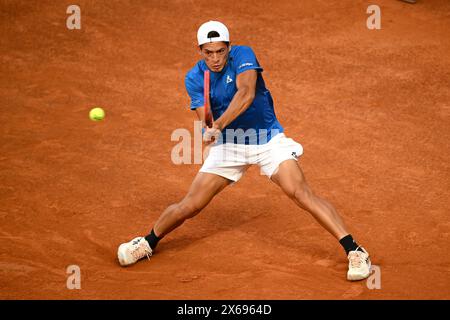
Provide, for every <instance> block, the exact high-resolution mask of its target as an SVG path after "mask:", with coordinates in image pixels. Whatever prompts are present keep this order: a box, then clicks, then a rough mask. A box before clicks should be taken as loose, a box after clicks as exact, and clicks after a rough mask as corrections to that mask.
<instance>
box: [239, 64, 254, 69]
mask: <svg viewBox="0 0 450 320" xmlns="http://www.w3.org/2000/svg"><path fill="white" fill-rule="evenodd" d="M252 65H253V63H251V62H246V63H243V64H241V65H240V66H239V68H238V69H241V68H243V67H249V66H252Z"/></svg>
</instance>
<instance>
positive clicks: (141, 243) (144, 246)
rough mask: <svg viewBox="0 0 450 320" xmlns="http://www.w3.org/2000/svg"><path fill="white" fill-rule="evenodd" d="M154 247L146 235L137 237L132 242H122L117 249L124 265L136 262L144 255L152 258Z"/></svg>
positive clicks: (118, 256) (121, 263)
mask: <svg viewBox="0 0 450 320" xmlns="http://www.w3.org/2000/svg"><path fill="white" fill-rule="evenodd" d="M151 255H152V248H150V245H149V244H148V242H147V240H145V238H144V237H137V238H134V239H133V240H131V241H130V242H126V243H122V244H121V245H120V246H119V250H117V258H119V263H120V265H121V266H122V267H125V266H129V265H132V264H135V263H136V262H138V261H139V260H141V259H142V258H144V257H147V259H149V260H150V256H151Z"/></svg>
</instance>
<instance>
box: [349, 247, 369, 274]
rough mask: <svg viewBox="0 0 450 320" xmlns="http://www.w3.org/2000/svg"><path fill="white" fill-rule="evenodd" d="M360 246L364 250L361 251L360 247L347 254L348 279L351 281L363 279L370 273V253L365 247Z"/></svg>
mask: <svg viewBox="0 0 450 320" xmlns="http://www.w3.org/2000/svg"><path fill="white" fill-rule="evenodd" d="M358 248H359V249H361V250H363V251H359V250H358V249H357V250H355V251H350V252H349V253H348V256H347V258H348V272H347V280H350V281H356V280H363V279H366V278H367V277H369V275H370V266H371V262H370V258H369V253H368V252H367V251H366V250H365V249H364V248H363V247H358Z"/></svg>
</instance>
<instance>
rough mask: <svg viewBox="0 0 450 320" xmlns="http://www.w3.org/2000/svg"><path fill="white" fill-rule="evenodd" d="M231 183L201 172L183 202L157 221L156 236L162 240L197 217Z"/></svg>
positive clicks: (171, 208)
mask: <svg viewBox="0 0 450 320" xmlns="http://www.w3.org/2000/svg"><path fill="white" fill-rule="evenodd" d="M231 182H232V181H231V180H228V179H227V178H224V177H221V176H219V175H216V174H212V173H206V172H199V173H198V174H197V176H196V177H195V178H194V181H193V182H192V184H191V186H190V188H189V191H188V193H187V194H186V196H185V197H184V198H183V200H181V201H180V202H178V203H175V204H172V205H171V206H169V207H168V208H167V209H166V210H165V211H164V212H163V213H162V214H161V216H160V217H159V219H158V220H157V221H156V223H155V225H154V227H153V230H154V233H155V235H156V236H157V237H158V238H162V237H163V236H165V235H166V234H168V233H169V232H171V231H172V230H174V229H175V228H177V227H178V226H180V225H181V224H182V223H183V222H184V221H185V220H186V219H190V218H192V217H194V216H196V215H197V214H198V213H199V212H200V211H201V210H202V209H203V208H204V207H206V205H207V204H208V203H209V202H210V201H211V200H212V199H213V198H214V196H215V195H216V194H218V193H219V192H220V191H222V190H223V189H224V188H225V187H226V186H227V185H229V184H230V183H231Z"/></svg>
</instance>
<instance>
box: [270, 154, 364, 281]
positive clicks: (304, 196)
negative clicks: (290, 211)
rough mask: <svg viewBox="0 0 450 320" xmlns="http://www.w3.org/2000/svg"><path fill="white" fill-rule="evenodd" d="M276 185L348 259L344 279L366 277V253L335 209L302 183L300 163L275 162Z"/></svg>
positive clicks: (291, 161) (302, 176) (306, 184)
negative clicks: (276, 164)
mask: <svg viewBox="0 0 450 320" xmlns="http://www.w3.org/2000/svg"><path fill="white" fill-rule="evenodd" d="M271 179H272V181H274V182H275V183H276V184H277V185H278V186H280V188H281V189H282V190H283V191H284V192H285V193H286V194H287V195H288V196H289V198H291V199H292V200H294V201H295V203H296V204H297V205H298V206H299V207H301V208H303V209H304V210H306V211H308V212H309V213H310V214H311V215H312V216H313V217H314V218H315V219H316V220H317V222H319V223H320V224H321V225H322V226H323V227H324V228H325V229H326V230H327V231H328V232H330V233H331V234H332V235H333V236H334V237H335V238H336V239H337V240H339V242H340V243H341V245H342V246H343V247H344V249H345V251H346V253H347V256H348V259H349V271H348V273H347V279H348V280H361V279H365V278H367V277H368V276H369V272H370V271H369V269H370V259H369V254H368V253H367V252H366V251H365V250H364V249H363V248H362V247H359V246H358V245H357V244H356V242H355V241H354V240H353V237H352V236H351V235H350V234H349V232H348V231H347V228H346V226H345V224H344V222H343V220H342V218H341V216H340V215H339V214H338V212H337V211H336V209H335V208H334V207H333V205H331V204H330V203H329V202H328V201H326V200H325V199H322V198H321V197H319V196H317V195H316V194H314V192H313V191H312V190H311V188H310V186H309V185H308V183H307V182H306V179H305V176H304V174H303V171H302V169H301V168H300V165H299V164H298V163H297V161H295V160H286V161H283V162H282V163H280V164H279V166H278V170H277V171H276V172H275V173H274V174H273V175H272V176H271Z"/></svg>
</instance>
